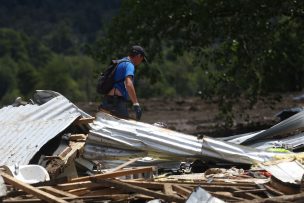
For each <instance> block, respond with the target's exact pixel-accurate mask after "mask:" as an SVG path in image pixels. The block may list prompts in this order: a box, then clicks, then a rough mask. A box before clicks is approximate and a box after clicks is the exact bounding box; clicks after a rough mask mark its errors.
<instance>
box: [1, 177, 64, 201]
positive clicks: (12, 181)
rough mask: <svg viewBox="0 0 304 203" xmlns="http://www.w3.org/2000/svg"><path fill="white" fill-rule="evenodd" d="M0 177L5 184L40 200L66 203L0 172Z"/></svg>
mask: <svg viewBox="0 0 304 203" xmlns="http://www.w3.org/2000/svg"><path fill="white" fill-rule="evenodd" d="M0 175H1V176H2V177H3V179H4V181H5V182H6V183H9V184H11V185H12V186H13V187H16V188H18V189H21V190H23V191H25V192H27V193H29V194H32V195H34V196H36V197H38V198H40V199H42V200H45V201H47V202H58V203H67V201H65V200H62V199H60V198H58V197H56V196H54V195H52V194H49V193H47V192H44V191H42V190H40V189H38V188H35V187H33V186H31V185H29V184H26V183H23V182H22V181H20V180H17V179H16V178H14V177H12V176H10V175H8V174H6V173H3V172H0Z"/></svg>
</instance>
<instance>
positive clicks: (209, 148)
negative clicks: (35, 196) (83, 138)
mask: <svg viewBox="0 0 304 203" xmlns="http://www.w3.org/2000/svg"><path fill="white" fill-rule="evenodd" d="M91 128H92V130H91V131H90V133H89V136H88V139H87V142H86V145H85V149H84V157H85V158H87V159H94V160H105V159H112V158H113V156H115V154H109V156H107V155H106V154H103V155H101V154H100V155H99V153H98V150H96V149H99V148H100V149H102V150H103V151H106V150H105V149H109V150H108V151H109V152H110V151H111V152H113V150H114V149H116V150H117V149H120V150H121V154H118V153H119V150H118V151H117V152H118V153H117V157H120V158H122V156H125V157H126V158H128V157H133V156H134V155H135V154H136V152H137V153H141V152H147V153H148V154H147V155H148V156H151V157H156V158H162V159H166V158H170V159H180V160H185V159H186V158H187V157H188V158H202V159H203V158H212V159H220V160H226V161H230V162H236V163H253V162H260V161H261V162H264V161H268V160H270V159H271V157H272V156H273V155H274V153H268V152H265V151H261V150H257V149H254V148H250V147H245V146H241V145H237V144H233V143H228V142H224V141H220V140H216V139H212V138H208V137H205V138H203V139H202V140H199V139H197V138H196V137H195V136H192V135H187V134H183V133H180V132H176V131H173V130H169V129H164V128H160V127H157V126H154V125H150V124H147V123H142V122H136V121H132V120H124V119H117V118H115V117H113V116H111V115H109V114H106V113H103V112H99V113H98V114H96V120H95V121H94V122H93V124H92V125H91ZM110 149H112V150H110ZM128 152H129V153H128Z"/></svg>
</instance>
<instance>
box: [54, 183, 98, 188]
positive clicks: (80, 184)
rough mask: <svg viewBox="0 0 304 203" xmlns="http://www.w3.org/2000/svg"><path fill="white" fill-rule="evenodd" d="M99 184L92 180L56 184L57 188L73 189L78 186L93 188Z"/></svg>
mask: <svg viewBox="0 0 304 203" xmlns="http://www.w3.org/2000/svg"><path fill="white" fill-rule="evenodd" d="M95 186H98V184H97V183H92V182H91V181H82V182H75V183H63V184H58V185H57V186H55V187H56V188H57V189H60V190H73V189H77V188H83V187H85V188H91V187H95Z"/></svg>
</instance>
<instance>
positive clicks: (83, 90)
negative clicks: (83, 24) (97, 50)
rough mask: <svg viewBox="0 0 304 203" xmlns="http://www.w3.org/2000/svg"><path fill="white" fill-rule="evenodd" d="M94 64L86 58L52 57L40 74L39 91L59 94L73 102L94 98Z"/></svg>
mask: <svg viewBox="0 0 304 203" xmlns="http://www.w3.org/2000/svg"><path fill="white" fill-rule="evenodd" d="M95 68H96V63H94V61H93V60H92V59H90V58H88V57H64V56H54V57H53V58H52V60H51V61H50V62H49V63H48V64H47V65H46V67H45V69H44V70H43V71H42V72H41V79H42V80H41V81H40V84H39V87H40V88H41V89H50V90H54V91H57V92H59V93H60V94H62V95H64V96H66V97H67V98H69V99H71V100H75V101H90V100H91V99H93V98H94V95H93V91H95V89H94V90H93V88H94V87H95V86H94V82H95V81H94V80H92V78H94V76H93V75H94V69H95Z"/></svg>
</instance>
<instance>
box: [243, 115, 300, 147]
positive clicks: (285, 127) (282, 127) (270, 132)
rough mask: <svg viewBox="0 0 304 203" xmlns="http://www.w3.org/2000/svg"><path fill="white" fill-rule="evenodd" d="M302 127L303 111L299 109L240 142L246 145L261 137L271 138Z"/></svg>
mask: <svg viewBox="0 0 304 203" xmlns="http://www.w3.org/2000/svg"><path fill="white" fill-rule="evenodd" d="M303 128H304V111H301V112H299V113H297V114H295V115H293V116H291V117H290V118H288V119H286V120H283V121H282V122H280V123H278V124H276V125H274V126H272V127H271V128H269V129H267V130H264V131H261V132H260V133H257V134H255V135H254V136H253V137H249V138H248V139H246V140H245V141H243V142H242V143H241V144H244V145H248V144H252V143H256V142H258V141H260V140H261V139H266V138H271V137H274V136H277V135H283V134H287V133H292V132H295V131H296V130H302V129H303Z"/></svg>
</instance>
